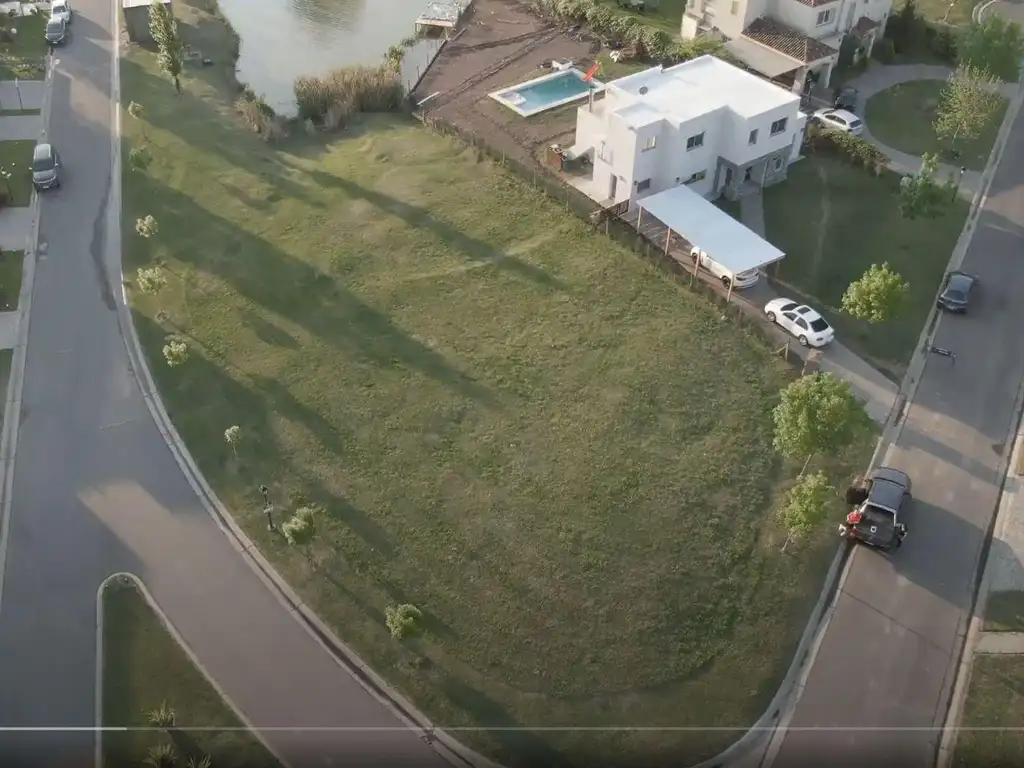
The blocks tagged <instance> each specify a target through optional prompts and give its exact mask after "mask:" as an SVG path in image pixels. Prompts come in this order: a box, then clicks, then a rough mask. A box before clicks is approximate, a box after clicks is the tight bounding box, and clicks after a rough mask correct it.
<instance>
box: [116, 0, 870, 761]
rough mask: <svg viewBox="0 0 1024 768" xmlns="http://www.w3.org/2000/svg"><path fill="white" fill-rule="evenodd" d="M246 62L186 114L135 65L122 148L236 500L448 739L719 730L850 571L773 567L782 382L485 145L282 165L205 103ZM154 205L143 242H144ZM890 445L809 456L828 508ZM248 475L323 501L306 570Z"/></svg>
mask: <svg viewBox="0 0 1024 768" xmlns="http://www.w3.org/2000/svg"><path fill="white" fill-rule="evenodd" d="M175 13H176V15H177V16H178V18H179V19H180V20H181V23H182V26H183V29H185V30H186V31H188V30H197V29H201V28H203V27H204V25H205V29H206V31H207V33H212V31H213V29H214V28H215V27H214V26H213V22H212V21H211V20H210V19H209V18H208V17H206V16H204V15H203V14H200V13H199V12H198V11H196V10H195V9H192V8H189V7H186V6H176V7H175ZM189 34H191V32H189ZM203 50H204V52H205V51H210V54H211V55H212V58H214V60H215V61H223V62H227V61H228V59H229V57H228V56H226V55H219V54H218V51H219V50H220V49H218V48H217V47H216V45H215V44H214V43H213V42H211V41H207V42H206V43H204V44H203ZM230 74H231V70H230V67H229V66H226V67H223V68H221V67H210V68H207V69H204V70H197V71H193V72H190V73H189V75H188V77H186V78H185V82H184V93H183V94H182V95H181V96H177V95H175V94H174V92H173V88H172V86H171V85H170V83H169V82H167V80H166V78H163V77H160V76H159V74H158V73H157V68H156V63H155V61H154V60H153V57H152V56H151V54H148V53H146V52H144V51H141V50H133V51H132V52H131V53H130V55H129V56H128V58H127V59H126V60H125V61H124V62H123V64H122V99H123V102H124V103H125V104H127V103H128V102H129V101H137V102H139V103H140V104H142V106H143V107H144V109H145V121H146V122H145V124H140V122H139V121H137V120H130V119H128V118H127V117H125V119H124V128H125V133H126V140H125V147H124V151H125V153H127V152H129V151H130V149H131V148H132V147H133V146H138V145H139V144H140V143H142V142H143V141H146V139H144V138H143V130H144V131H145V135H146V136H148V143H149V144H150V145H151V154H152V157H153V164H152V166H151V168H150V170H149V171H148V173H146V174H142V173H138V172H136V173H132V172H130V171H126V172H125V175H124V185H125V186H124V196H123V199H124V217H123V218H124V223H125V231H124V256H125V260H126V274H127V275H128V277H129V278H130V277H131V274H132V273H133V272H134V270H135V268H137V267H140V266H145V265H150V264H152V263H154V262H156V261H157V260H162V261H163V263H165V264H166V269H167V273H168V276H169V278H170V282H169V284H168V286H167V287H166V289H165V290H164V291H163V293H162V294H161V295H160V296H158V297H155V298H154V297H148V296H143V295H138V294H137V293H136V292H134V291H132V292H131V296H132V298H131V300H132V303H133V307H134V310H135V313H136V315H135V316H136V321H137V324H138V327H139V330H140V334H141V336H142V340H143V344H144V346H145V348H146V350H147V354H148V356H149V358H150V362H151V366H152V367H153V371H154V374H155V376H156V378H157V380H158V384H159V386H160V389H161V392H162V395H163V397H164V401H165V403H166V404H167V407H168V410H169V412H170V414H171V417H172V418H173V420H174V422H175V424H176V426H177V427H178V429H179V431H180V432H181V434H182V435H183V437H184V439H185V441H186V443H187V444H188V445H189V448H190V450H191V452H192V453H193V455H194V456H195V458H196V460H197V461H198V463H199V465H200V467H201V468H202V470H203V472H204V473H205V475H206V477H207V478H208V479H209V481H210V482H211V484H212V485H213V487H214V488H215V489H216V490H217V492H218V494H219V495H220V496H221V498H222V499H223V500H224V502H225V503H226V504H227V506H228V508H230V509H232V510H233V512H234V514H235V515H236V517H237V519H238V520H239V522H240V524H241V525H243V526H244V527H245V529H246V530H247V532H248V534H249V535H250V536H251V537H252V538H253V539H254V541H255V542H256V543H257V544H258V546H259V547H260V548H261V550H262V552H263V553H264V554H265V555H266V556H267V557H269V558H270V559H271V560H272V561H273V562H274V564H275V565H276V567H277V568H278V569H279V570H280V571H281V572H282V573H283V574H284V575H285V576H286V578H287V579H288V580H289V582H290V583H291V584H292V585H293V586H294V587H295V588H296V589H297V590H298V592H299V593H300V594H302V596H303V598H304V599H305V600H306V601H307V603H308V604H309V605H310V606H311V607H312V608H313V609H314V610H316V611H317V612H318V614H319V615H320V616H321V617H322V618H323V619H324V620H325V621H326V622H327V623H328V624H329V625H331V626H332V627H334V628H335V629H336V630H337V631H338V632H339V634H340V635H341V636H342V637H343V638H344V640H345V641H346V642H348V643H350V644H351V645H352V646H353V647H354V648H356V649H357V650H358V652H359V653H360V654H361V655H362V656H363V657H364V658H365V659H366V660H367V662H368V663H370V664H371V665H372V666H373V667H374V668H375V669H376V670H378V671H379V672H380V673H381V674H383V675H384V676H385V677H387V678H388V679H389V680H390V681H391V682H393V683H394V684H395V685H397V686H398V687H399V688H400V689H401V690H402V691H403V692H405V693H406V694H407V695H409V696H411V697H412V698H413V699H414V700H415V701H416V702H417V704H418V705H420V706H421V707H423V708H424V709H425V710H426V711H427V712H428V714H430V715H431V716H432V717H433V718H434V719H435V721H436V722H439V723H443V724H445V725H448V726H465V727H472V726H477V727H502V728H504V729H505V730H495V731H491V732H486V731H465V732H461V733H460V734H459V737H460V738H464V739H465V740H466V741H467V742H469V743H471V744H472V745H473V746H475V747H477V748H480V749H482V750H486V751H487V752H489V753H490V754H493V755H496V756H498V757H499V758H500V759H502V760H503V761H506V763H507V764H511V765H537V764H545V765H547V764H557V763H558V761H559V760H562V759H565V758H564V756H565V755H569V756H571V759H573V760H574V761H577V762H579V763H586V762H588V758H590V757H594V756H595V755H598V754H599V755H601V756H602V759H604V760H608V759H611V758H610V757H609V755H617V756H620V757H622V758H624V759H625V758H629V759H630V760H631V761H635V760H639V761H641V762H643V761H646V762H649V763H656V762H661V761H662V760H663V759H664V758H666V757H667V755H669V754H672V755H673V756H674V758H678V756H679V755H680V754H687V755H693V757H694V759H695V760H696V759H698V758H700V757H708V756H710V755H711V754H712V753H714V752H717V751H718V750H719V749H721V748H723V747H724V746H726V745H727V744H729V743H731V742H732V741H733V740H734V739H735V738H736V737H737V736H738V735H739V732H740V731H741V730H743V729H745V728H746V727H749V725H750V724H751V723H753V722H754V721H755V720H756V719H757V717H759V716H760V715H761V714H762V713H763V709H764V707H765V705H766V704H767V702H768V701H769V699H770V698H771V697H772V695H773V694H774V692H775V689H776V686H777V684H778V682H779V680H780V678H781V677H782V675H783V674H784V672H785V669H786V668H787V666H788V664H789V662H790V660H791V655H792V652H793V649H794V647H795V645H796V643H797V642H798V639H799V636H800V634H801V633H802V631H803V629H804V625H805V622H806V619H807V615H808V612H809V610H810V607H811V605H812V604H813V603H814V601H815V600H816V598H817V595H818V591H819V589H820V587H821V579H822V575H823V574H824V572H825V569H826V568H827V565H828V563H829V561H830V560H831V557H832V555H833V553H834V550H835V541H834V538H833V537H832V529H831V526H823V528H822V530H821V532H820V534H819V536H818V537H816V538H814V539H813V540H812V541H811V542H809V543H808V544H807V545H806V546H805V547H801V548H792V547H791V550H792V551H791V552H787V553H786V554H782V553H781V552H780V549H781V545H782V542H783V539H784V538H785V537H784V535H782V533H781V532H780V531H779V530H777V528H776V525H775V522H774V516H773V512H772V507H773V504H774V503H775V500H776V499H777V498H778V495H779V494H780V493H781V492H782V491H783V490H784V489H785V488H786V487H787V486H788V484H789V483H790V482H791V481H792V479H793V476H794V474H795V472H796V471H798V469H799V468H795V467H787V466H783V465H782V464H781V463H780V462H779V461H778V460H777V458H776V457H775V456H774V455H773V452H772V449H771V442H772V437H771V429H772V428H771V418H770V410H771V408H772V407H773V405H774V404H775V402H776V399H777V393H778V391H779V389H780V388H781V387H782V386H783V385H784V384H785V383H786V382H787V381H788V380H789V378H790V376H791V375H792V372H791V371H790V370H789V369H787V368H785V367H784V366H783V364H782V362H781V361H780V360H778V359H777V358H776V357H774V356H773V355H772V353H771V351H770V350H769V349H768V347H767V345H765V344H764V342H763V341H762V339H761V337H760V336H759V335H758V332H757V331H756V330H754V329H752V328H751V327H750V326H749V325H744V326H737V325H736V321H735V320H722V319H721V314H722V313H721V310H720V309H719V308H718V307H716V306H714V305H712V304H710V303H708V302H707V301H706V300H705V299H704V298H702V296H701V295H699V294H697V293H691V292H690V291H689V290H688V289H687V288H685V287H684V286H681V285H680V284H679V283H677V282H676V281H675V280H674V279H673V278H671V277H670V276H667V275H665V274H664V273H662V272H660V271H659V270H657V269H656V268H655V267H653V266H651V265H649V264H648V263H646V262H644V261H643V260H642V259H640V258H639V257H637V256H635V255H633V254H632V253H631V252H627V251H626V250H624V249H623V248H621V247H619V246H617V245H615V244H614V243H613V242H612V241H610V240H608V239H607V238H605V237H604V236H602V235H600V234H596V233H595V232H594V231H593V230H592V229H591V228H590V227H589V226H587V225H586V224H584V223H583V222H581V221H579V220H577V219H575V218H572V217H569V216H568V215H566V214H565V212H564V209H563V208H562V207H561V206H558V205H552V204H551V203H550V202H549V201H548V200H547V199H546V198H545V197H544V196H543V195H542V194H541V193H540V192H538V191H537V190H535V189H533V188H531V187H530V185H528V184H524V183H522V182H521V181H519V180H518V179H515V178H512V177H510V176H509V175H507V174H506V173H505V172H504V171H503V170H502V169H501V168H500V167H498V166H496V165H495V164H492V163H491V162H489V161H486V160H481V159H480V155H479V154H478V153H477V152H476V151H474V150H471V149H466V148H464V147H463V146H462V145H460V144H457V143H455V142H454V141H451V140H449V139H446V138H443V137H440V136H437V135H436V134H433V133H431V132H430V131H428V130H426V129H424V128H423V127H421V126H419V125H418V124H415V123H412V122H409V121H406V120H405V119H403V118H398V117H386V116H382V117H378V118H374V119H369V120H366V121H364V122H363V123H361V124H358V125H354V126H352V127H350V128H349V129H348V130H347V131H346V132H345V133H344V134H342V135H341V136H339V137H337V138H336V140H334V141H333V142H331V143H329V144H326V145H324V144H323V143H322V141H323V139H322V138H320V137H317V138H315V139H312V138H308V137H305V136H304V135H296V136H294V137H293V138H292V139H290V140H289V141H287V142H285V143H283V144H281V145H279V146H276V147H275V146H269V145H267V144H265V143H263V142H262V141H260V139H259V138H258V137H256V136H254V135H252V134H251V133H248V132H246V131H245V130H242V129H240V128H239V127H238V124H237V123H236V121H235V117H234V114H233V111H232V109H231V108H230V105H229V104H228V103H226V102H225V101H224V98H223V97H224V92H223V91H218V90H217V87H218V86H222V87H223V88H229V87H230V82H229V80H230ZM231 92H232V93H233V92H234V91H231ZM296 133H297V134H301V131H297V132H296ZM126 167H127V164H126ZM147 214H152V215H153V216H155V217H156V218H157V220H158V221H159V223H160V233H159V235H157V236H156V237H155V238H153V239H152V240H151V241H144V240H142V239H141V238H139V237H138V236H137V235H136V234H135V232H134V222H135V221H136V219H137V218H139V217H142V216H145V215H147ZM158 310H163V311H164V312H165V313H166V315H167V318H168V319H167V320H166V321H164V323H163V326H162V327H161V325H160V324H159V322H158V319H157V314H158ZM172 329H173V330H175V331H176V332H177V333H180V334H181V335H182V336H184V337H185V338H186V339H187V340H188V343H189V344H190V345H191V350H192V353H191V358H190V359H189V361H188V362H187V363H186V364H185V365H183V366H180V367H178V368H169V367H167V366H166V365H165V363H164V361H163V357H162V354H161V352H160V349H161V347H162V345H163V343H164V335H165V333H166V332H167V331H168V330H172ZM236 424H237V425H239V426H240V428H241V434H242V440H241V444H240V445H239V447H238V458H237V459H236V458H235V457H234V456H233V454H232V451H231V450H230V449H229V448H228V446H227V445H226V444H225V442H224V437H223V433H224V430H225V429H226V428H227V427H229V426H231V425H236ZM872 443H873V438H872V437H871V436H865V438H864V440H863V441H862V442H861V443H860V444H858V445H857V446H855V447H854V448H852V449H851V450H850V451H849V453H848V455H846V456H844V457H843V460H842V461H834V462H829V463H828V464H827V465H824V468H825V469H826V470H827V471H829V472H830V473H832V475H833V477H834V478H835V481H836V484H837V487H842V484H843V483H845V482H846V481H847V480H848V479H849V476H850V475H852V474H854V473H855V472H858V471H860V470H861V469H862V468H863V465H864V463H865V462H866V459H867V456H868V455H869V454H870V451H871V447H872V445H871V444H872ZM260 482H265V483H266V484H267V485H269V486H270V488H271V495H272V498H273V500H274V501H275V502H276V503H277V504H278V505H279V507H280V508H282V509H289V508H294V506H295V505H297V504H299V503H302V502H304V501H312V502H315V503H317V504H320V505H322V506H323V507H324V513H323V515H322V517H321V518H320V520H319V523H318V537H317V539H316V540H315V541H314V543H313V546H312V552H311V559H312V564H311V563H310V561H309V560H307V558H306V556H305V555H306V553H304V552H302V551H297V550H295V549H291V548H289V547H288V546H287V544H286V543H285V542H284V541H283V540H282V539H281V538H280V537H279V535H278V534H276V533H270V532H268V531H267V530H266V526H265V524H264V520H263V517H262V515H261V514H260V511H259V510H260V499H259V494H258V492H257V491H256V488H257V486H258V484H259V483H260ZM841 508H842V504H841V502H840V500H839V499H838V497H837V499H836V509H835V514H836V515H839V514H840V513H841V512H840V510H841ZM400 602H411V603H414V604H416V605H418V606H419V607H420V608H421V609H422V610H423V612H424V620H423V629H424V635H423V636H422V637H421V638H419V639H416V640H413V641H409V642H407V643H405V644H398V643H396V642H395V641H393V640H392V639H391V638H390V636H389V634H388V632H387V630H386V628H385V626H384V611H385V608H386V606H388V605H389V604H394V603H400ZM517 725H520V726H521V725H544V726H570V725H593V726H622V725H638V726H639V725H643V726H648V727H650V726H658V725H661V726H719V727H731V728H735V729H736V730H735V731H731V732H730V731H707V732H695V731H681V730H664V731H649V730H634V731H608V732H603V733H595V732H580V731H565V732H557V731H543V732H530V731H523V730H519V731H516V730H513V728H514V727H515V726H517Z"/></svg>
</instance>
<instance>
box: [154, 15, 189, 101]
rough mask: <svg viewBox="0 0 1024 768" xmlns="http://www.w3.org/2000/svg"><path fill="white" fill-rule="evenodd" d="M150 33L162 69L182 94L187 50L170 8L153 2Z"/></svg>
mask: <svg viewBox="0 0 1024 768" xmlns="http://www.w3.org/2000/svg"><path fill="white" fill-rule="evenodd" d="M149 32H150V34H151V35H153V42H155V43H156V47H157V51H158V53H157V63H158V64H159V65H160V69H162V70H163V71H164V73H165V74H166V75H167V76H168V77H170V78H171V80H173V81H174V89H175V90H176V91H177V92H178V93H181V70H182V68H183V67H184V66H185V49H184V46H183V45H182V44H181V36H180V35H179V34H178V22H177V21H176V20H175V18H174V15H173V14H172V13H171V10H170V8H168V7H167V6H166V5H164V4H163V2H161V0H153V4H152V5H151V6H150V7H149Z"/></svg>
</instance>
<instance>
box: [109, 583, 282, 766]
mask: <svg viewBox="0 0 1024 768" xmlns="http://www.w3.org/2000/svg"><path fill="white" fill-rule="evenodd" d="M115 582H120V583H121V584H122V585H123V586H128V585H130V586H132V587H134V588H135V589H137V590H138V591H139V594H140V595H141V596H142V599H143V600H145V601H146V604H147V605H148V606H149V608H150V610H151V611H153V615H155V616H156V618H157V620H158V621H159V622H160V624H161V625H162V626H163V628H164V630H165V631H166V632H167V634H169V635H170V636H171V639H172V640H174V642H176V643H177V644H178V646H179V647H180V648H181V650H182V651H184V653H185V655H186V656H187V657H188V659H189V661H191V662H192V664H193V665H194V666H195V668H196V669H198V670H199V673H200V674H201V675H202V676H203V677H204V678H205V679H206V682H207V683H209V684H210V686H211V687H212V688H213V690H214V691H215V692H216V693H217V695H218V696H220V698H221V700H222V701H223V702H224V704H225V705H226V706H227V707H228V709H230V710H231V711H232V712H233V713H234V715H235V717H237V718H238V720H239V721H240V722H241V723H242V725H244V726H245V727H246V728H248V729H249V731H250V732H251V733H252V735H253V736H254V737H255V738H256V739H257V740H258V741H259V742H260V744H262V745H263V747H264V748H265V749H266V750H267V751H268V752H269V753H270V754H272V755H273V756H274V757H275V758H276V759H277V761H278V762H279V763H280V764H281V765H282V766H284V768H289V766H288V763H287V762H285V760H283V759H282V758H281V756H280V755H278V754H277V753H276V752H274V750H273V748H272V747H271V746H270V745H269V744H268V743H267V742H266V741H264V739H263V735H262V734H261V733H260V731H259V729H258V728H256V727H255V726H254V725H253V724H252V723H251V722H249V719H248V718H247V717H246V716H245V713H244V712H242V710H241V709H239V708H238V707H237V706H236V705H235V702H234V701H232V700H231V697H230V696H228V695H227V693H225V692H224V691H223V689H221V687H220V686H219V685H217V681H216V680H214V679H213V676H212V675H210V673H209V672H207V671H206V667H204V666H203V663H202V662H201V661H200V660H199V657H198V656H196V655H195V653H194V652H193V651H192V648H191V647H189V644H188V643H186V642H185V638H183V637H182V636H181V634H180V633H179V632H178V630H177V629H176V628H175V626H174V624H172V623H171V620H170V619H169V618H168V617H167V614H166V613H164V612H163V610H162V609H161V608H160V605H159V604H158V603H157V602H156V600H154V599H153V596H152V595H151V594H150V593H149V590H148V589H146V585H145V584H144V583H143V581H142V579H140V578H139V577H138V576H136V575H135V574H133V573H127V572H120V573H114V574H111V575H110V576H107V578H105V579H104V580H103V581H102V582H100V586H99V588H98V589H97V590H96V693H95V706H96V753H95V768H103V593H104V592H106V590H107V588H108V587H109V586H111V585H112V584H114V583H115Z"/></svg>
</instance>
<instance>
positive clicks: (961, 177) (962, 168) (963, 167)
mask: <svg viewBox="0 0 1024 768" xmlns="http://www.w3.org/2000/svg"><path fill="white" fill-rule="evenodd" d="M965 173H967V166H966V165H961V166H960V174H959V175H958V176H957V177H956V188H955V189H954V190H953V197H952V200H956V196H957V194H958V193H959V192H960V184H962V183H963V180H964V174H965ZM952 200H951V201H950V202H952Z"/></svg>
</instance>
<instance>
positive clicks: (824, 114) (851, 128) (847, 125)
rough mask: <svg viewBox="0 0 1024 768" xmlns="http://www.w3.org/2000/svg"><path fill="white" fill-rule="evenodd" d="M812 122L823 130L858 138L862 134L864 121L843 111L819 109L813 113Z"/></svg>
mask: <svg viewBox="0 0 1024 768" xmlns="http://www.w3.org/2000/svg"><path fill="white" fill-rule="evenodd" d="M813 119H814V122H816V123H817V124H818V125H820V126H822V127H823V128H831V129H832V130H834V131H842V132H843V133H850V134H853V135H854V136H860V135H861V134H862V133H863V132H864V121H863V120H861V119H860V118H859V117H857V116H856V115H855V114H853V113H852V112H847V111H846V110H845V109H819V110H818V111H817V112H815V113H814V117H813Z"/></svg>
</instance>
